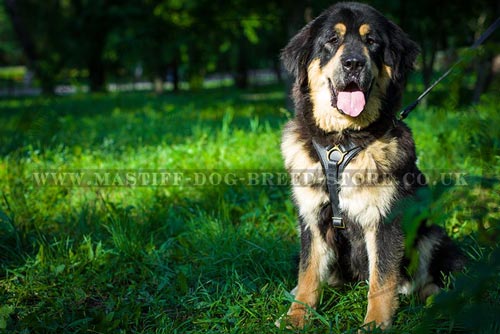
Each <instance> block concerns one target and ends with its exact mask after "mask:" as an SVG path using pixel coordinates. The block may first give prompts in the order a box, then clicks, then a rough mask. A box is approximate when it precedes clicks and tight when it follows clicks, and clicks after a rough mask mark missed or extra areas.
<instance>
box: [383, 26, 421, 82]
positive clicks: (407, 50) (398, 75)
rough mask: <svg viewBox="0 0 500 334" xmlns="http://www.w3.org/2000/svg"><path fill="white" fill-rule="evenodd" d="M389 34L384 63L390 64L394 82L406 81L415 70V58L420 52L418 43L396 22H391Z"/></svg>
mask: <svg viewBox="0 0 500 334" xmlns="http://www.w3.org/2000/svg"><path fill="white" fill-rule="evenodd" d="M388 28H389V35H388V39H387V41H386V45H387V46H386V48H385V52H384V63H386V64H387V65H389V66H390V67H391V68H392V70H393V72H392V80H393V81H394V82H403V83H404V82H405V81H406V78H407V77H408V74H409V73H410V72H411V71H412V70H413V68H414V64H415V59H416V58H417V56H418V54H419V53H420V48H419V47H418V45H417V43H415V42H414V41H412V40H411V39H410V37H409V36H408V35H407V34H406V33H405V32H404V31H403V30H402V29H401V28H400V27H399V26H397V25H396V24H394V23H393V22H389V27H388Z"/></svg>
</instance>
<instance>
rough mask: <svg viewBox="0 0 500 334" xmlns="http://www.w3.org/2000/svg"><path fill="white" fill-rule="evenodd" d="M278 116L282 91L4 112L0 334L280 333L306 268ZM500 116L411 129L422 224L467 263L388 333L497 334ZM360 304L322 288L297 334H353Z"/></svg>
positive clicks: (0, 105)
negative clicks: (420, 178) (439, 231)
mask: <svg viewBox="0 0 500 334" xmlns="http://www.w3.org/2000/svg"><path fill="white" fill-rule="evenodd" d="M284 101H285V93H284V90H283V88H282V87H278V86H271V87H261V88H255V89H254V90H252V91H244V92H243V91H237V90H235V89H231V88H224V89H210V90H206V91H203V92H199V93H188V92H182V93H180V94H178V95H166V96H155V95H152V94H148V93H129V94H116V95H76V96H71V97H64V98H31V99H17V100H8V99H7V100H0V333H3V332H6V333H63V332H68V333H280V332H285V333H286V332H289V331H288V330H286V329H278V328H276V327H275V326H274V321H275V320H276V319H277V318H278V317H279V316H280V315H281V314H283V313H285V312H286V310H287V308H288V307H289V304H290V302H291V300H292V299H293V298H292V297H291V296H290V295H289V293H288V291H290V290H291V289H292V288H293V287H294V286H295V284H296V258H297V256H298V252H299V240H298V237H297V232H296V223H295V221H296V212H295V209H294V207H293V205H292V202H291V199H290V188H289V187H288V186H287V185H283V183H282V182H278V181H279V180H280V179H277V178H276V175H281V173H282V172H284V170H283V164H282V160H281V155H280V152H279V143H280V133H281V126H282V125H283V124H284V122H286V120H287V119H288V118H289V117H291V115H290V113H289V112H287V111H286V110H285V109H283V106H284V105H285V103H284ZM499 104H500V99H499V97H498V96H496V95H494V94H491V95H489V96H484V98H483V100H482V102H481V103H480V104H479V105H477V106H474V107H456V106H450V105H449V104H447V102H446V101H444V102H443V103H442V104H441V105H440V107H436V106H434V107H420V108H419V109H418V110H417V111H415V112H414V114H412V115H411V116H410V118H409V121H408V122H409V124H410V126H411V128H412V129H413V131H414V136H415V139H416V142H417V150H418V154H419V164H420V167H421V168H422V169H423V170H424V171H426V173H427V174H428V175H429V179H430V181H431V184H432V185H433V186H432V187H431V190H432V191H431V193H432V196H433V198H432V201H430V202H431V203H432V204H431V210H426V211H424V213H423V214H424V215H426V216H428V218H430V219H431V220H433V221H435V222H437V223H439V224H442V225H443V226H445V227H446V229H447V231H448V232H449V233H450V234H451V235H452V236H453V237H454V238H455V239H456V240H457V242H459V243H460V245H461V246H462V247H463V249H464V250H465V252H466V253H467V254H468V256H469V257H470V258H471V262H470V263H469V266H468V269H467V270H466V272H465V274H457V275H456V277H455V280H454V281H453V282H450V285H454V286H455V289H452V290H449V291H445V292H443V293H441V294H440V295H438V296H436V297H434V298H431V299H428V300H427V301H426V303H424V304H422V303H419V302H417V301H416V299H415V298H414V297H411V296H410V297H401V307H400V309H399V311H398V312H397V315H396V318H395V321H394V327H393V330H392V331H391V332H394V333H413V332H420V333H428V332H433V333H452V332H453V333H455V332H464V333H466V332H478V333H480V332H482V333H493V332H499V331H500V325H499V323H498V319H497V318H498V314H500V306H499V302H498V300H499V299H500V288H499V284H498V280H499V278H500V277H499V276H500V274H499V273H500V270H499V268H500V252H499V248H498V236H499V233H498V232H499V226H500V224H499V223H500V211H499V203H500V185H499V182H498V181H499V178H498V176H499V175H500V138H499V136H498V129H499V128H500V113H499V112H498V105H499ZM44 171H45V172H47V171H52V172H54V171H59V172H60V171H67V172H68V173H70V174H68V175H73V176H74V175H76V174H75V173H83V175H84V176H83V180H84V181H81V182H80V183H78V185H75V184H74V183H72V181H74V180H72V179H64V180H61V179H57V178H56V179H54V178H52V176H51V174H40V173H42V172H44ZM141 171H142V172H144V173H145V174H148V173H149V174H148V175H150V176H149V177H150V178H149V179H141V178H140V176H139V175H138V173H139V172H141ZM106 172H109V173H110V174H109V175H110V176H109V179H106V178H105V176H103V175H104V174H105V173H106ZM127 172H129V173H132V174H130V175H128V176H127V175H126V173H127ZM155 172H158V173H163V175H167V177H172V178H169V179H168V180H166V179H165V180H164V181H165V182H164V183H162V182H161V181H158V180H156V181H154V180H152V179H151V175H152V174H153V173H155ZM264 172H266V173H267V172H269V173H272V174H263V173H264ZM134 173H135V174H134ZM252 173H253V174H252ZM96 174H98V176H96ZM35 175H36V177H35ZM58 175H60V174H58ZM78 175H82V174H78ZM89 175H90V176H89ZM263 175H264V176H263ZM266 175H267V176H266ZM269 175H270V176H269ZM45 176H46V178H45V179H44V177H45ZM229 176H231V177H229ZM68 177H70V176H68ZM221 177H222V179H221ZM224 177H226V179H224ZM44 180H45V181H46V182H45V181H44ZM47 180H48V181H47ZM78 180H79V179H76V181H78ZM59 181H62V183H63V184H64V186H61V185H59V186H58V185H57V184H58V182H59ZM44 182H45V183H44ZM155 182H156V183H155ZM285 183H286V182H285ZM452 184H454V185H452ZM366 294H367V284H366V282H361V283H359V284H355V285H347V286H345V287H343V288H341V289H331V288H325V289H324V291H323V293H322V295H321V303H320V307H319V309H318V310H317V311H316V312H315V313H314V314H313V320H312V322H311V324H310V326H309V327H307V328H306V329H304V330H303V331H302V332H304V333H339V332H355V331H356V330H357V327H358V326H359V325H360V324H361V322H362V320H363V317H364V312H365V309H366Z"/></svg>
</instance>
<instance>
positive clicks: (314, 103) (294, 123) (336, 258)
mask: <svg viewBox="0 0 500 334" xmlns="http://www.w3.org/2000/svg"><path fill="white" fill-rule="evenodd" d="M418 53H419V48H418V46H417V44H416V43H415V42H413V41H412V40H411V39H410V38H409V37H408V36H407V35H406V34H405V33H404V32H403V31H402V29H401V28H400V27H398V26H397V25H396V24H394V23H393V22H391V21H390V20H388V19H387V18H386V17H384V16H383V15H382V14H381V13H380V12H378V11H377V10H375V9H374V8H372V7H370V6H368V5H365V4H360V3H352V2H346V3H338V4H335V5H333V6H331V7H330V8H328V9H327V10H325V11H324V12H323V13H322V14H320V15H319V16H318V17H317V18H315V19H314V20H313V21H311V22H310V23H308V24H307V25H306V26H305V27H303V28H302V29H301V30H300V31H299V32H298V33H297V34H296V35H295V36H294V37H293V38H292V39H291V40H290V42H289V43H288V45H287V46H286V47H285V48H284V49H283V50H282V54H281V59H282V62H283V65H284V67H285V69H286V70H287V71H288V72H290V73H291V75H292V76H293V77H294V79H295V81H294V84H293V88H292V98H293V101H294V106H295V116H294V117H293V118H292V119H291V120H290V121H289V122H288V123H287V124H286V125H285V127H284V130H283V136H282V143H281V150H282V154H283V158H284V162H285V167H286V169H287V171H288V172H289V173H290V174H291V179H292V180H293V184H292V193H293V200H294V203H295V205H296V207H297V211H298V216H299V217H298V220H299V234H300V243H301V252H300V261H299V274H298V284H297V286H296V287H295V289H293V290H292V294H293V295H294V298H295V301H294V302H293V303H292V305H291V307H290V309H289V310H288V312H287V314H286V315H284V316H282V317H281V318H280V320H278V321H277V325H278V326H280V324H281V323H282V322H283V321H285V322H286V326H288V327H292V328H302V327H304V325H305V324H306V321H307V318H308V315H309V314H310V309H311V308H312V309H314V308H316V306H317V303H318V298H319V293H320V287H321V286H322V285H323V284H329V285H332V286H338V285H339V284H342V283H344V282H349V281H360V280H367V281H368V285H369V287H368V289H369V292H368V307H367V311H366V316H365V318H364V323H363V324H362V325H363V326H364V328H365V329H374V328H382V329H386V328H388V327H390V326H391V322H392V318H393V315H394V313H395V311H396V309H397V307H398V293H412V292H416V293H418V295H419V296H420V297H421V298H424V299H425V298H426V297H428V296H429V295H431V294H433V293H436V292H437V291H439V289H440V288H441V287H443V273H444V274H447V273H450V272H452V271H456V270H460V269H461V268H462V267H463V265H464V261H465V259H464V256H463V255H462V253H461V252H460V250H459V248H458V247H457V246H456V245H455V244H453V242H452V240H451V239H450V238H449V237H448V236H447V235H446V233H445V232H444V230H443V229H442V228H441V227H438V226H435V225H429V223H428V222H426V221H422V222H421V223H419V225H418V226H417V228H416V230H417V232H416V237H415V238H413V240H410V242H408V240H407V238H406V237H405V229H403V217H404V215H405V210H406V209H408V201H409V200H410V201H411V200H413V199H415V198H416V197H417V195H418V192H419V191H420V190H422V189H425V187H426V181H425V177H424V175H423V174H422V173H421V171H420V170H419V169H418V168H417V165H416V159H417V157H416V152H415V144H414V141H413V138H412V134H411V131H410V129H409V128H408V127H407V126H406V125H405V124H404V123H403V122H402V121H400V120H397V118H396V112H397V111H398V110H399V108H400V107H401V100H402V93H403V90H404V87H405V83H406V79H407V77H408V75H409V73H410V72H411V71H412V70H413V67H414V62H415V59H416V57H417V55H418ZM353 152H354V153H353ZM332 156H333V157H332ZM329 159H330V160H329ZM347 160H349V161H347ZM405 205H406V206H405ZM405 208H406V209H405ZM408 243H409V245H406V244H408ZM411 254H417V257H418V263H417V264H416V265H414V269H413V270H410V269H409V268H410V267H412V266H410V263H413V262H412V261H410V258H411Z"/></svg>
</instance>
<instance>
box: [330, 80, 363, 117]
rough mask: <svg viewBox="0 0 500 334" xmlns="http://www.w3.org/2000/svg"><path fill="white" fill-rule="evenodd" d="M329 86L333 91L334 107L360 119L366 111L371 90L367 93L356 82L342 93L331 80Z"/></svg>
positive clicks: (350, 84)
mask: <svg viewBox="0 0 500 334" xmlns="http://www.w3.org/2000/svg"><path fill="white" fill-rule="evenodd" d="M328 84H329V86H330V90H331V96H332V107H334V108H337V110H339V111H340V112H342V113H344V114H346V115H349V116H351V117H358V116H359V114H361V112H362V111H363V109H365V105H366V101H367V99H368V93H369V91H370V89H368V90H367V91H366V92H365V91H363V90H362V89H361V88H360V87H359V85H358V84H357V83H356V82H354V81H351V82H350V83H349V84H348V85H347V86H346V87H345V88H344V89H342V90H341V91H336V90H335V88H334V87H333V84H332V82H331V80H328ZM370 88H371V87H370Z"/></svg>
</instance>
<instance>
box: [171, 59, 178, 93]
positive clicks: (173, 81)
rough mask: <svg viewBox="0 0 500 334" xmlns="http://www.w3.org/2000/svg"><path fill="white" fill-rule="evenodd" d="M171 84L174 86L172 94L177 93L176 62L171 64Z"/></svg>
mask: <svg viewBox="0 0 500 334" xmlns="http://www.w3.org/2000/svg"><path fill="white" fill-rule="evenodd" d="M172 84H173V86H174V92H178V91H179V63H177V60H174V61H173V62H172Z"/></svg>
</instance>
